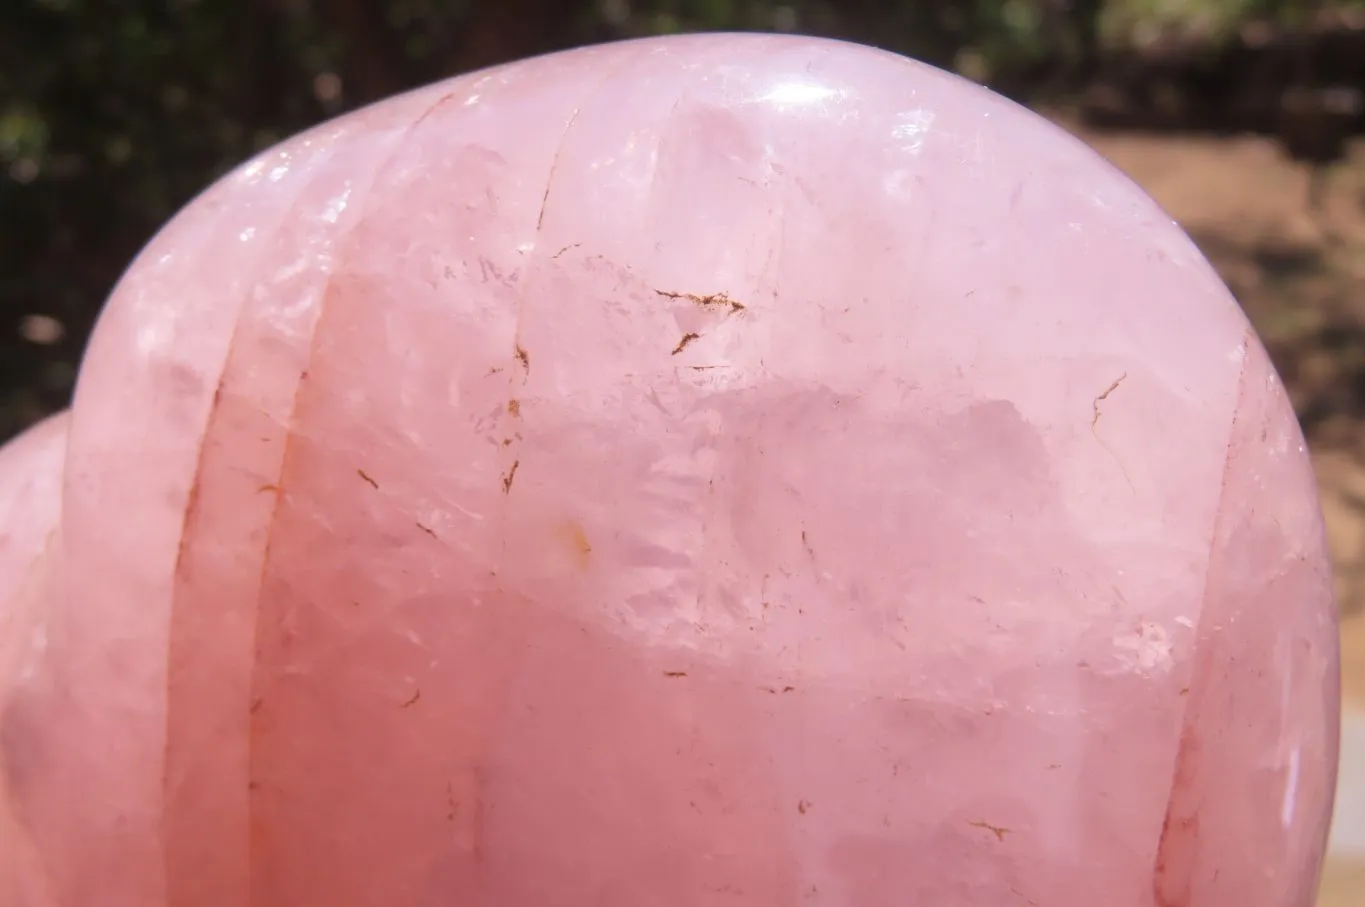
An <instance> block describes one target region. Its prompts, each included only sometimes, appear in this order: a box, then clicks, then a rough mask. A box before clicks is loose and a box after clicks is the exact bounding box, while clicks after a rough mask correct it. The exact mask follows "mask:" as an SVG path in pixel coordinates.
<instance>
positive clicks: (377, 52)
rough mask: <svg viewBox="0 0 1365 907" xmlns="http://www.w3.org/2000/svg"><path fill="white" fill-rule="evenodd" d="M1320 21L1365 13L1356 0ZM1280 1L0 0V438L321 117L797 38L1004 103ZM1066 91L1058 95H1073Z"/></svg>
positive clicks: (42, 407)
mask: <svg viewBox="0 0 1365 907" xmlns="http://www.w3.org/2000/svg"><path fill="white" fill-rule="evenodd" d="M1333 5H1334V6H1339V7H1340V6H1349V7H1354V8H1365V0H1360V2H1350V3H1337V4H1333ZM1321 6H1323V3H1322V2H1313V3H1308V2H1290V0H1109V2H1101V0H392V2H380V0H5V2H4V3H3V4H0V439H3V438H5V437H8V436H9V435H11V434H12V433H14V432H15V431H17V430H19V429H20V428H22V427H23V426H24V425H26V424H28V423H29V422H31V421H33V420H34V419H36V418H39V417H41V416H42V415H44V414H46V413H48V412H51V411H52V410H54V409H56V408H59V407H61V406H63V405H65V403H66V401H67V399H68V396H69V394H70V391H71V388H72V385H73V381H74V377H75V367H76V363H77V362H78V361H79V357H80V354H81V350H82V348H83V345H84V343H85V339H86V337H87V336H88V334H89V331H90V329H91V326H92V323H93V320H94V318H95V317H96V314H97V312H98V308H99V306H100V304H101V303H102V301H103V299H104V298H105V296H106V295H107V294H108V291H109V289H110V287H111V284H112V283H113V281H114V280H115V279H117V277H118V275H119V274H120V272H121V271H122V269H123V268H124V267H125V266H126V264H127V263H128V261H129V260H130V259H131V258H132V257H133V256H134V255H135V254H136V252H137V250H138V248H139V247H140V246H141V245H142V244H143V243H144V242H145V241H146V240H147V238H148V237H149V236H150V235H151V234H152V233H153V232H154V231H155V230H156V229H157V228H158V227H159V226H160V225H161V224H162V223H163V222H164V221H165V220H166V219H167V218H168V217H170V216H171V214H172V213H173V212H174V211H175V210H176V209H178V208H179V207H180V206H181V205H183V204H184V203H185V202H186V201H187V200H188V199H189V198H190V197H191V196H193V195H194V194H195V193H196V192H197V191H199V190H200V189H202V188H203V187H204V186H205V185H206V184H208V183H209V182H210V181H211V180H212V179H213V178H214V177H216V176H217V175H219V174H221V173H222V172H224V171H225V170H227V169H228V168H230V167H231V166H233V165H234V164H236V163H238V162H239V161H241V160H242V159H244V158H245V157H247V156H249V155H250V154H252V153H254V152H255V151H258V150H260V149H261V148H264V147H266V146H268V145H270V144H272V143H274V142H276V141H277V140H279V139H281V138H283V137H284V136H287V135H289V134H291V133H293V132H295V131H297V130H299V129H302V128H304V127H306V126H308V125H311V124H313V123H315V122H317V121H318V120H321V119H324V118H326V117H329V116H332V115H334V114H337V113H339V112H342V111H344V110H346V109H349V108H352V107H355V106H357V105H360V104H364V103H368V102H370V101H373V100H376V99H378V98H380V97H384V96H386V95H389V94H392V93H394V92H397V91H400V90H402V89H405V88H409V87H412V86H415V85H418V84H421V83H424V82H428V81H432V80H434V79H438V78H441V77H444V76H448V75H451V74H454V73H457V72H461V71H467V70H469V69H473V68H477V67H480V66H484V65H488V64H492V63H496V62H501V61H505V60H508V59H514V58H517V57H522V56H526V55H530V54H536V53H542V52H547V51H552V50H556V49H561V48H565V47H570V46H573V45H577V44H582V43H585V42H591V41H602V40H608V39H613V38H622V37H630V36H638V35H647V34H659V33H667V32H678V31H691V30H721V29H723V30H739V29H760V30H775V31H800V32H804V33H811V34H823V35H829V36H834V37H843V38H848V39H852V40H857V41H862V42H864V43H868V44H874V45H878V46H882V47H886V48H888V49H891V50H896V51H899V52H902V53H906V54H909V55H912V56H916V57H919V58H921V59H924V60H927V61H930V62H933V63H937V64H940V65H943V66H945V67H952V68H956V69H958V70H959V71H962V72H964V73H965V74H967V75H969V76H970V77H973V78H976V79H978V80H982V81H986V82H989V83H992V84H994V85H996V86H997V87H1000V88H1002V90H1005V91H1007V92H1010V93H1014V94H1016V95H1017V94H1021V93H1027V92H1028V91H1030V90H1035V89H1038V88H1039V87H1041V86H1044V85H1046V84H1050V82H1049V80H1056V79H1058V78H1061V79H1062V80H1063V81H1065V82H1068V84H1072V83H1074V82H1075V80H1076V78H1083V77H1084V75H1085V74H1086V73H1087V72H1088V71H1089V70H1090V69H1093V67H1094V65H1095V63H1096V59H1097V56H1098V55H1099V54H1100V53H1101V52H1102V50H1103V48H1104V47H1107V46H1114V45H1121V44H1124V43H1131V42H1134V41H1141V40H1148V39H1150V37H1151V36H1152V35H1161V34H1168V33H1170V32H1171V31H1172V30H1175V31H1185V32H1198V33H1201V34H1207V35H1211V36H1215V37H1216V36H1218V35H1225V34H1228V33H1231V31H1233V30H1234V29H1236V28H1237V27H1239V26H1240V25H1242V24H1244V23H1246V22H1248V21H1253V20H1257V19H1270V20H1275V21H1284V22H1294V21H1300V20H1304V19H1305V18H1306V17H1307V16H1309V15H1310V14H1311V13H1312V12H1314V11H1315V10H1317V9H1318V8H1319V7H1321ZM1068 80H1069V81H1068Z"/></svg>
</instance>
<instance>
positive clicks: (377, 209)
mask: <svg viewBox="0 0 1365 907" xmlns="http://www.w3.org/2000/svg"><path fill="white" fill-rule="evenodd" d="M60 542H61V544H60V559H61V560H60V570H58V571H55V574H54V578H53V579H52V580H51V581H50V582H49V583H48V585H47V587H46V591H45V593H44V595H45V598H44V602H45V608H46V612H45V613H46V615H47V617H46V620H47V631H46V632H47V636H48V640H49V642H48V645H47V646H46V648H45V649H44V650H43V651H42V652H41V653H39V654H38V656H37V657H38V666H37V669H36V670H35V671H34V673H33V674H32V676H30V677H28V678H27V679H25V680H23V681H22V682H20V683H18V684H17V685H16V687H15V688H14V689H13V690H12V692H11V693H10V695H9V697H8V699H7V708H6V712H5V714H4V716H3V718H0V747H2V749H0V753H2V754H3V759H4V766H5V771H6V778H7V779H8V780H7V784H8V787H9V792H8V796H9V800H10V801H11V802H10V803H9V805H10V806H11V807H12V809H13V814H15V815H18V816H20V817H22V819H23V821H24V823H25V824H24V831H25V834H26V835H28V836H31V837H32V840H33V841H34V842H35V846H36V848H37V850H38V852H39V853H40V854H41V859H42V861H43V865H44V866H45V867H46V871H47V873H48V877H49V878H50V879H51V880H52V882H53V885H54V886H55V888H54V897H55V899H56V900H55V903H57V904H60V905H62V907H87V905H95V904H99V905H101V907H104V905H108V907H160V905H194V907H242V905H250V907H293V905H300V904H326V905H329V907H368V905H375V904H383V905H386V907H390V905H391V907H437V905H449V904H460V905H469V907H532V905H535V907H541V905H547V904H555V905H564V907H586V905H594V907H639V905H642V904H650V905H669V907H672V905H680V907H681V905H688V907H692V905H698V907H700V905H713V904H728V903H743V904H748V905H774V907H776V905H783V907H786V905H792V904H798V903H799V904H809V905H812V907H819V905H860V907H876V905H897V907H900V905H904V904H933V905H935V907H999V905H1002V904H1013V903H1019V904H1023V905H1028V904H1036V905H1047V907H1082V905H1084V907H1091V905H1094V904H1097V903H1103V904H1105V905H1111V907H1308V905H1310V904H1311V903H1312V899H1313V894H1314V889H1315V886H1316V879H1317V873H1318V869H1319V866H1320V863H1321V858H1322V852H1323V847H1324V839H1325V836H1326V831H1327V820H1328V813H1329V808H1330V803H1331V799H1332V790H1333V782H1334V775H1335V764H1336V763H1335V760H1336V752H1337V722H1338V707H1337V698H1338V686H1337V684H1338V678H1337V659H1338V656H1337V650H1336V643H1335V639H1336V637H1335V634H1336V623H1335V621H1336V618H1335V613H1336V612H1335V607H1334V604H1333V602H1332V597H1331V588H1330V585H1331V584H1330V578H1329V575H1328V566H1327V559H1326V553H1325V546H1324V541H1323V535H1322V527H1321V518H1320V514H1319V509H1318V505H1317V497H1316V489H1315V487H1314V482H1313V476H1312V473H1311V469H1310V467H1309V464H1308V460H1307V456H1306V454H1305V452H1304V447H1303V440H1302V438H1301V436H1300V433H1299V430H1298V427H1297V423H1296V421H1295V419H1294V415H1293V413H1292V411H1291V409H1290V407H1289V404H1288V401H1287V400H1286V397H1285V394H1284V392H1283V389H1282V388H1281V386H1280V384H1279V382H1278V380H1277V379H1276V376H1275V374H1274V372H1273V370H1272V368H1271V366H1270V364H1269V362H1268V360H1267V358H1266V356H1265V353H1264V351H1263V349H1262V348H1261V346H1260V344H1259V343H1258V342H1257V340H1256V338H1255V337H1254V336H1253V334H1252V332H1251V330H1250V328H1249V326H1248V324H1247V322H1246V320H1245V319H1244V317H1243V316H1242V314H1241V312H1240V311H1239V310H1238V308H1237V307H1236V305H1235V303H1234V302H1233V300H1232V299H1231V297H1230V296H1229V294H1228V292H1227V290H1226V289H1225V288H1224V287H1223V285H1222V284H1221V283H1220V281H1219V280H1218V278H1217V277H1216V276H1215V275H1214V273H1213V272H1212V270H1211V269H1210V268H1209V266H1208V265H1207V264H1206V263H1205V261H1204V260H1203V258H1202V257H1201V256H1200V254H1199V253H1198V251H1197V250H1196V249H1195V247H1194V245H1193V244H1192V243H1191V242H1190V240H1189V239H1188V238H1187V237H1186V236H1185V235H1184V234H1183V233H1182V232H1181V231H1180V230H1179V229H1178V228H1177V227H1176V226H1175V225H1174V224H1172V222H1171V220H1170V218H1169V217H1167V216H1166V215H1165V214H1164V213H1163V212H1162V211H1161V210H1160V209H1159V208H1158V207H1157V206H1156V205H1155V204H1154V203H1153V202H1151V201H1150V200H1149V199H1148V198H1147V197H1146V196H1145V195H1144V194H1143V193H1142V192H1141V191H1140V190H1138V189H1137V188H1136V187H1135V186H1134V185H1132V184H1131V183H1130V182H1129V181H1128V180H1127V179H1125V178H1124V177H1122V176H1121V175H1119V174H1118V173H1117V172H1116V171H1115V170H1114V169H1113V168H1112V167H1110V166H1109V165H1108V164H1106V163H1104V162H1103V161H1102V160H1101V159H1099V158H1098V156H1096V155H1095V154H1094V153H1093V152H1091V151H1090V150H1089V149H1087V148H1086V147H1084V146H1083V145H1081V144H1080V143H1079V142H1077V141H1076V140H1074V139H1073V138H1071V137H1069V136H1067V135H1066V134H1065V133H1063V132H1062V131H1061V130H1059V129H1058V128H1056V127H1054V126H1052V125H1050V124H1048V123H1046V122H1045V121H1043V120H1042V119H1041V118H1039V117H1037V116H1035V115H1033V114H1031V113H1029V112H1027V111H1025V110H1023V109H1021V108H1019V107H1016V106H1014V105H1012V104H1010V103H1008V102H1006V101H1004V100H1002V99H1000V98H998V97H996V96H994V95H992V94H990V93H988V92H986V91H984V90H982V89H979V88H977V87H974V86H972V85H970V84H968V83H966V82H963V81H961V80H959V79H956V78H954V77H951V76H948V75H945V74H943V73H941V72H938V71H936V70H933V69H931V68H929V67H926V66H922V65H919V64H916V63H912V62H909V61H906V60H904V59H901V58H898V57H895V56H891V55H888V54H885V53H881V52H877V51H872V50H868V49H865V48H859V47H855V46H850V45H846V44H838V43H832V42H828V41H819V40H813V39H806V38H792V37H768V36H706V37H684V38H669V39H662V40H652V41H642V42H636V43H627V44H619V45H612V46H606V47H600V48H593V49H589V50H582V51H576V52H573V53H568V54H562V55H558V56H553V57H547V58H541V59H537V60H532V61H528V62H524V63H521V64H516V65H512V66H508V67H503V68H500V69H495V70H491V71H486V72H481V73H476V74H473V75H471V76H468V77H465V78H462V79H458V80H455V81H452V82H448V83H444V84H440V85H436V86H432V87H430V88H426V89H423V90H420V91H417V92H414V93H412V94H408V95H405V96H402V97H399V98H395V99H393V100H391V101H388V102H386V103H383V104H380V105H377V106H375V107H371V108H368V109H366V110H363V111H360V112H358V113H356V114H353V115H351V116H348V117H346V118H343V119H341V120H338V121H335V122H332V123H329V124H326V125H324V126H322V127H319V128H318V129H316V130H314V131H312V132H310V133H308V134H305V135H302V136H300V137H298V138H296V139H294V140H292V141H290V142H288V143H286V144H285V145H283V146H281V147H279V148H277V149H274V150H272V151H270V152H268V153H267V154H265V155H263V156H262V157H260V158H259V159H257V160H254V161H252V162H250V163H248V164H247V165H245V166H243V167H242V168H240V169H239V170H237V171H236V172H235V173H233V174H231V175H229V176H228V177H226V178H225V179H224V180H223V181H221V182H220V183H219V184H217V185H216V186H214V187H213V188H212V189H211V190H209V191H208V192H207V193H206V194H205V195H204V196H203V197H201V198H200V199H198V200H197V201H196V202H195V203H193V204H192V205H191V206H189V207H188V208H187V209H186V210H185V211H184V212H183V213H182V214H181V215H180V216H179V217H178V218H177V219H176V220H175V221H174V222H173V223H171V224H170V225H169V226H168V227H167V228H166V230H165V231H163V233H162V234H161V235H160V236H159V237H158V238H157V239H156V240H155V241H154V242H153V243H152V244H151V245H150V247H149V248H148V249H147V250H145V252H144V253H143V255H142V256H141V257H140V258H139V260H138V261H137V262H136V263H135V264H134V266H133V267H132V269H131V270H130V272H129V273H128V275H127V276H126V278H125V279H124V280H123V282H122V283H121V284H120V286H119V287H118V289H117V291H116V292H115V294H114V296H113V298H112V299H111V301H110V304H109V307H108V310H107V312H106V313H105V315H104V317H103V319H102V320H101V323H100V325H99V327H98V330H97V332H96V334H95V336H94V338H93V340H92V343H91V346H90V349H89V352H88V356H87V360H86V363H85V366H84V370H83V373H82V376H81V382H80V387H79V389H78V393H77V398H76V402H75V410H74V417H73V421H72V425H71V440H70V449H69V452H68V461H67V477H66V487H65V499H64V502H63V511H62V518H61V531H60ZM35 903H40V904H41V903H44V902H42V901H35ZM25 907H27V905H25Z"/></svg>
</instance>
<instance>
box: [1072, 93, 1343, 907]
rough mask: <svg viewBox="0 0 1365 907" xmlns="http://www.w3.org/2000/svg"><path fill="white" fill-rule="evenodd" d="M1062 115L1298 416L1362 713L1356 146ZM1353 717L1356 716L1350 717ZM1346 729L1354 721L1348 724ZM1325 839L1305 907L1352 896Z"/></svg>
mask: <svg viewBox="0 0 1365 907" xmlns="http://www.w3.org/2000/svg"><path fill="white" fill-rule="evenodd" d="M1059 119H1061V120H1062V122H1063V123H1064V124H1066V125H1068V127H1069V128H1072V129H1073V131H1075V132H1077V133H1078V134H1079V135H1081V137H1082V138H1084V139H1085V140H1087V141H1088V142H1090V144H1091V145H1092V146H1094V147H1095V148H1096V149H1098V150H1099V151H1100V152H1101V153H1103V154H1104V155H1105V156H1106V157H1108V158H1109V159H1110V160H1111V161H1113V162H1114V163H1115V164H1117V165H1118V166H1119V167H1121V168H1123V169H1124V170H1125V171H1127V172H1128V174H1129V175H1130V176H1132V177H1133V178H1134V179H1135V180H1136V181H1137V182H1138V183H1140V184H1141V185H1142V186H1144V187H1145V188H1146V189H1147V191H1148V192H1150V193H1151V194H1152V195H1153V196H1154V197H1155V198H1156V199H1157V200H1158V201H1159V202H1160V203H1161V204H1162V205H1164V206H1165V207H1166V209H1167V210H1168V211H1169V212H1170V213H1171V215H1172V216H1173V217H1175V218H1176V220H1178V221H1180V222H1181V224H1183V225H1184V226H1185V228H1186V229H1187V230H1188V231H1189V232H1190V233H1191V235H1192V236H1194V238H1195V239H1196V240H1197V241H1198V242H1199V244H1200V245H1201V247H1202V248H1203V249H1204V252H1205V254H1207V255H1208V257H1209V259H1210V260H1211V261H1212V262H1213V264H1214V265H1215V266H1216V267H1217V268H1218V269H1219V271H1220V272H1221V273H1222V274H1223V277H1224V279H1225V280H1227V282H1228V284H1229V286H1231V287H1232V289H1233V291H1234V292H1235V293H1236V294H1237V297H1238V299H1240V300H1241V302H1242V305H1243V307H1244V308H1245V309H1246V311H1247V314H1248V315H1249V316H1250V317H1251V320H1252V321H1253V323H1255V325H1256V327H1257V329H1258V330H1259V332H1260V333H1261V336H1262V339H1263V340H1264V341H1265V343H1266V345H1267V347H1269V349H1270V351H1271V355H1272V356H1273V357H1274V358H1275V361H1276V364H1277V366H1278V367H1279V368H1280V372H1281V375H1282V376H1283V378H1284V380H1285V384H1286V386H1287V387H1288V388H1289V390H1290V393H1291V395H1292V396H1293V397H1294V400H1295V403H1296V406H1297V408H1298V411H1299V412H1300V414H1301V415H1302V416H1303V421H1304V425H1305V431H1306V432H1307V434H1308V438H1309V443H1310V446H1311V449H1312V450H1313V452H1314V461H1315V463H1316V467H1317V471H1318V481H1319V484H1320V485H1321V489H1322V497H1323V511H1324V516H1325V518H1326V521H1327V529H1328V534H1329V536H1330V539H1331V545H1332V553H1333V557H1334V559H1335V562H1336V563H1335V567H1336V576H1337V594H1338V598H1339V602H1340V606H1341V614H1342V660H1343V675H1344V676H1343V686H1344V692H1345V696H1346V700H1347V709H1348V712H1347V718H1352V717H1353V713H1354V716H1361V717H1365V142H1362V143H1360V144H1358V145H1357V146H1356V147H1354V148H1352V152H1351V155H1350V156H1349V158H1348V160H1347V161H1346V162H1344V163H1343V164H1341V165H1338V166H1337V167H1335V168H1333V169H1331V170H1329V171H1326V172H1325V174H1324V179H1325V184H1324V185H1325V190H1326V191H1325V193H1324V194H1323V195H1322V197H1323V198H1324V203H1323V204H1322V206H1321V210H1320V211H1319V212H1315V211H1314V210H1313V209H1312V206H1311V205H1310V204H1309V197H1310V194H1309V188H1308V187H1309V178H1308V171H1307V169H1306V168H1305V167H1304V166H1303V165H1300V164H1295V163H1292V162H1289V161H1287V160H1286V159H1285V158H1284V157H1283V156H1282V155H1281V154H1280V152H1279V151H1278V149H1277V148H1276V146H1275V145H1274V144H1273V143H1272V142H1269V141H1266V140H1263V139H1259V138H1236V139H1216V138H1191V137H1188V136H1180V137H1172V136H1150V135H1147V136H1143V135H1120V134H1099V133H1095V132H1091V131H1087V130H1085V129H1080V128H1075V127H1074V126H1072V124H1070V123H1068V122H1067V121H1066V119H1065V118H1059ZM1355 720H1356V721H1357V722H1358V721H1359V720H1360V719H1359V718H1356V719H1355ZM1353 727H1360V725H1359V724H1357V723H1354V722H1353ZM1353 739H1359V735H1356V736H1355V737H1350V735H1347V742H1345V743H1344V745H1343V753H1342V758H1343V772H1342V775H1343V777H1342V782H1343V783H1342V790H1341V793H1340V795H1339V797H1338V807H1337V812H1338V820H1337V824H1338V829H1337V831H1338V832H1340V831H1341V829H1342V827H1344V824H1345V822H1346V821H1348V820H1349V821H1353V822H1359V817H1361V816H1365V785H1361V784H1360V783H1359V782H1358V781H1356V780H1354V779H1358V778H1361V777H1362V774H1365V750H1362V751H1357V750H1356V749H1354V748H1353V747H1355V746H1356V745H1355V744H1352V743H1351V742H1350V740H1353ZM1343 838H1344V835H1342V834H1336V835H1334V852H1333V854H1332V855H1331V857H1330V858H1329V861H1328V866H1327V869H1326V872H1325V878H1324V883H1323V890H1322V894H1321V897H1320V899H1319V901H1318V907H1348V905H1349V907H1361V905H1365V853H1362V852H1359V851H1358V850H1357V849H1356V848H1355V847H1354V846H1352V847H1346V846H1342V840H1343Z"/></svg>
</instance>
